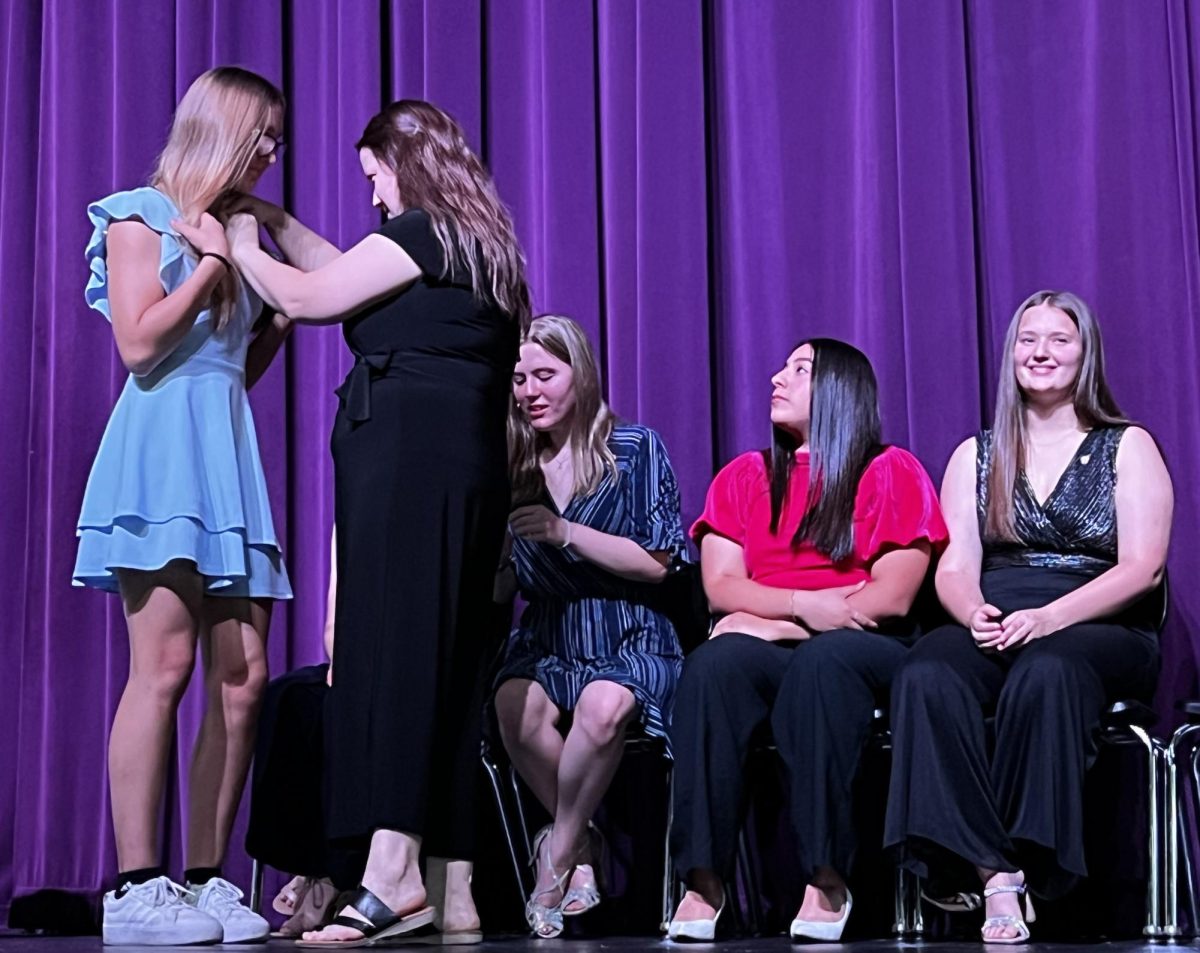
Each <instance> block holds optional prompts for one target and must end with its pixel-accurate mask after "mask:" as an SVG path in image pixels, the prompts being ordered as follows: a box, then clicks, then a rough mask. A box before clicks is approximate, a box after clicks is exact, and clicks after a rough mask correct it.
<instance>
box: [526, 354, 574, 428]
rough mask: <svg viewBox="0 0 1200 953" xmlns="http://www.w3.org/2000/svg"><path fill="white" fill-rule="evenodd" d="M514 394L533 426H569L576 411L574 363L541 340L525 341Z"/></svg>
mask: <svg viewBox="0 0 1200 953" xmlns="http://www.w3.org/2000/svg"><path fill="white" fill-rule="evenodd" d="M512 380H513V397H515V398H516V401H517V405H518V406H519V407H520V408H521V411H522V413H524V414H525V416H526V417H527V418H528V419H529V423H530V425H531V426H532V427H533V429H534V430H536V431H539V432H541V433H546V432H548V431H551V430H557V429H559V428H562V427H569V426H570V425H571V419H572V417H573V416H574V414H575V387H574V380H575V375H574V372H573V371H572V369H571V365H570V364H568V363H567V362H566V361H562V360H559V359H558V358H557V357H555V356H554V355H553V354H551V353H550V352H549V351H547V350H546V349H545V348H544V347H542V346H541V345H540V344H533V343H529V344H522V345H521V357H520V360H518V361H517V366H516V367H515V368H513V378H512Z"/></svg>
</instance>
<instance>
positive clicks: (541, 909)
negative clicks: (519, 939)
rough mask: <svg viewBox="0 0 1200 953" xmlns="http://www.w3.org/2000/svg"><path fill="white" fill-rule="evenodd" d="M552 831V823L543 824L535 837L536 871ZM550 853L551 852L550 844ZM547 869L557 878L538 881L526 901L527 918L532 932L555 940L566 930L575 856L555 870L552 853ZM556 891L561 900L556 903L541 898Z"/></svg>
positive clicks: (538, 936) (534, 863) (534, 862)
mask: <svg viewBox="0 0 1200 953" xmlns="http://www.w3.org/2000/svg"><path fill="white" fill-rule="evenodd" d="M550 831H551V828H550V827H543V828H542V829H541V830H540V831H538V833H537V836H536V837H535V838H534V839H533V865H534V870H535V871H536V870H537V868H538V861H539V859H540V858H541V855H542V846H543V845H544V844H548V842H549V839H550ZM547 854H549V848H548V847H547ZM577 856H578V855H577ZM546 869H547V870H549V871H550V874H551V876H552V877H553V878H554V879H553V880H552V881H551V882H550V884H549V885H548V886H545V887H542V888H540V889H539V888H538V887H537V886H536V884H535V886H534V888H533V893H531V894H530V895H529V900H528V901H526V903H525V922H526V923H527V924H529V929H530V930H532V931H533V935H534V936H535V937H537V938H538V939H540V940H552V939H554V937H556V936H558V935H559V934H561V933H562V931H563V901H564V899H565V896H566V888H567V884H568V882H569V881H570V880H571V874H573V873H574V872H575V862H574V861H573V860H572V861H571V862H570V863H568V864H567V866H566V867H565V868H564V869H563V870H561V871H555V869H554V867H553V866H552V865H551V864H550V863H549V857H547V864H546ZM555 893H557V894H558V900H557V901H556V902H555V903H553V904H548V903H544V902H542V899H541V898H544V897H546V896H550V895H553V894H555Z"/></svg>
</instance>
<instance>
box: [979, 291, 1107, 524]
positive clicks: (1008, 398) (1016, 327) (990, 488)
mask: <svg viewBox="0 0 1200 953" xmlns="http://www.w3.org/2000/svg"><path fill="white" fill-rule="evenodd" d="M1039 305H1048V306H1049V307H1051V308H1057V309H1058V310H1059V311H1061V312H1063V313H1064V314H1065V315H1066V316H1067V317H1068V318H1070V319H1071V323H1073V324H1074V325H1075V327H1076V328H1077V329H1078V330H1079V343H1080V345H1081V347H1082V351H1083V355H1082V360H1081V362H1080V365H1079V374H1078V376H1077V377H1076V378H1075V384H1074V392H1073V393H1072V395H1071V399H1072V403H1073V404H1074V406H1075V416H1076V417H1078V418H1079V422H1080V423H1081V424H1082V425H1083V426H1084V427H1088V428H1093V427H1103V426H1113V425H1119V424H1128V423H1130V420H1129V418H1127V417H1126V416H1125V415H1124V414H1123V413H1121V408H1120V407H1119V406H1118V405H1117V401H1116V399H1115V398H1114V397H1113V395H1112V391H1111V390H1109V388H1108V379H1107V377H1106V376H1105V373H1104V342H1103V341H1102V340H1101V337H1100V325H1099V324H1098V323H1097V322H1096V318H1095V315H1093V314H1092V309H1091V308H1089V307H1088V306H1087V303H1086V302H1085V301H1084V300H1083V299H1082V298H1080V297H1079V296H1078V295H1074V294H1072V293H1071V292H1069V291H1037V292H1034V293H1033V294H1031V295H1030V296H1029V297H1028V298H1026V299H1025V300H1024V301H1022V302H1021V303H1020V304H1019V305H1017V311H1016V313H1015V314H1014V315H1013V317H1012V321H1010V322H1009V325H1008V333H1006V334H1005V335H1004V352H1003V356H1002V357H1001V360H1000V384H999V387H998V388H997V392H996V413H995V416H994V418H993V419H992V446H991V457H990V464H989V468H988V473H987V481H988V483H987V512H986V517H985V519H984V536H985V538H988V539H1001V540H1008V541H1010V542H1019V539H1018V537H1017V529H1016V522H1015V511H1014V508H1013V491H1014V490H1015V489H1016V485H1017V474H1018V473H1019V471H1021V470H1023V469H1024V468H1025V461H1026V452H1027V450H1028V432H1027V431H1026V428H1025V395H1024V393H1022V391H1021V388H1020V386H1019V385H1018V384H1017V368H1016V360H1015V358H1014V357H1013V352H1014V351H1015V350H1016V347H1017V334H1018V333H1019V332H1020V330H1021V318H1023V317H1024V316H1025V312H1026V311H1028V310H1029V309H1030V308H1036V307H1038V306H1039Z"/></svg>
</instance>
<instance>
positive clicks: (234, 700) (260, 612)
mask: <svg viewBox="0 0 1200 953" xmlns="http://www.w3.org/2000/svg"><path fill="white" fill-rule="evenodd" d="M203 618H204V623H205V625H204V629H203V631H202V633H201V637H200V647H201V653H202V657H203V660H204V693H205V702H206V705H205V711H204V720H203V721H202V722H201V723H200V735H199V737H198V738H197V739H196V747H195V750H194V751H193V752H192V765H191V772H190V782H189V787H188V804H189V812H188V866H191V867H219V866H220V865H221V861H222V860H223V859H224V857H225V848H226V846H227V845H228V843H229V832H230V830H231V829H232V828H233V819H234V816H235V815H236V814H237V809H238V805H239V804H240V803H241V800H242V789H243V787H244V786H245V783H246V772H247V771H248V770H249V768H250V759H251V758H252V757H253V755H254V739H255V728H256V726H257V724H258V711H259V707H260V705H261V703H262V696H263V690H264V689H265V688H266V685H267V653H266V645H267V629H268V627H269V625H270V621H271V603H270V601H268V600H257V599H256V600H251V599H222V598H218V597H211V596H210V597H206V598H205V600H204V606H203Z"/></svg>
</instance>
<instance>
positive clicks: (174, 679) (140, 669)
mask: <svg viewBox="0 0 1200 953" xmlns="http://www.w3.org/2000/svg"><path fill="white" fill-rule="evenodd" d="M195 665H196V650H195V646H193V645H191V644H182V642H181V644H179V645H164V646H163V647H162V649H161V651H159V652H158V653H156V654H155V656H154V657H153V658H152V659H144V658H143V659H136V658H135V659H134V660H133V662H131V665H130V669H129V683H130V685H131V686H132V687H133V688H134V689H135V690H136V691H138V692H139V693H141V694H143V695H145V696H148V697H150V698H153V699H154V700H155V701H156V702H157V703H159V704H161V705H163V706H173V705H177V704H178V703H179V699H180V698H181V697H183V693H184V691H185V690H186V689H187V686H188V682H190V681H191V679H192V670H193V669H194V668H195Z"/></svg>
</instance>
